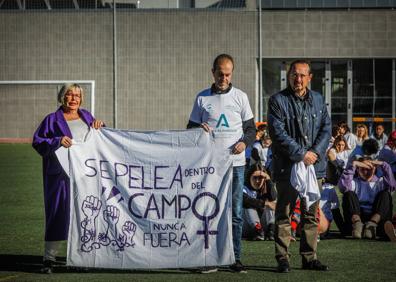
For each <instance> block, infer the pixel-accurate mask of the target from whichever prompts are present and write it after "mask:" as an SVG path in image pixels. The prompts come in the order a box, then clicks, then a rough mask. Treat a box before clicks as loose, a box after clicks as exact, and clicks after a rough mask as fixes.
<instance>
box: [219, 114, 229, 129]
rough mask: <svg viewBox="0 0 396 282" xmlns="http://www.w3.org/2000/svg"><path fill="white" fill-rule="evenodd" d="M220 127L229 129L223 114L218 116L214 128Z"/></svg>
mask: <svg viewBox="0 0 396 282" xmlns="http://www.w3.org/2000/svg"><path fill="white" fill-rule="evenodd" d="M221 126H224V127H230V125H229V124H228V120H227V118H226V116H225V114H221V115H220V118H219V120H218V121H217V124H216V128H219V127H221Z"/></svg>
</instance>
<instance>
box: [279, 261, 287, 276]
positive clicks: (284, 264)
mask: <svg viewBox="0 0 396 282" xmlns="http://www.w3.org/2000/svg"><path fill="white" fill-rule="evenodd" d="M278 272H280V273H288V272H290V264H289V261H288V260H286V259H280V260H279V261H278Z"/></svg>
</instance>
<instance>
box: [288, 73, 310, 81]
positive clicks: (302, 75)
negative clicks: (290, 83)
mask: <svg viewBox="0 0 396 282" xmlns="http://www.w3.org/2000/svg"><path fill="white" fill-rule="evenodd" d="M290 77H291V78H292V79H295V78H297V77H298V78H302V79H304V78H307V77H308V74H304V73H296V72H293V73H291V74H290Z"/></svg>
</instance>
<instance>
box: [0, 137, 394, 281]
mask: <svg viewBox="0 0 396 282" xmlns="http://www.w3.org/2000/svg"><path fill="white" fill-rule="evenodd" d="M0 185H1V186H0V187H1V188H0V193H1V194H0V195H1V196H0V265H1V267H0V281H37V280H39V281H47V280H48V281H125V280H134V281H168V280H169V281H171V280H173V281H174V280H177V281H200V280H218V281H225V280H228V281H235V280H243V281H275V280H277V281H278V280H280V281H396V244H392V243H390V242H381V241H365V240H359V241H356V240H348V239H328V240H322V241H320V242H319V247H318V253H319V258H320V259H321V261H322V262H323V263H325V264H328V265H329V266H330V271H329V272H326V273H319V272H312V271H304V270H301V265H300V257H299V256H298V243H293V244H292V254H293V257H292V259H291V266H292V272H290V273H288V274H279V273H276V272H275V267H276V262H275V260H274V257H273V254H274V243H273V242H267V241H265V242H247V241H244V242H243V257H242V261H243V263H244V264H246V265H247V267H248V273H247V274H233V273H230V272H228V271H227V269H222V270H220V271H219V272H217V273H213V274H198V273H194V272H192V271H186V270H158V271H118V270H92V271H90V272H88V273H81V272H78V271H77V270H73V269H68V268H67V267H66V266H59V267H57V268H56V269H55V271H56V273H54V274H52V275H43V274H40V273H39V269H40V263H41V259H42V258H41V256H42V252H43V229H44V211H43V195H42V177H41V158H40V157H39V155H38V154H37V153H36V152H35V151H34V150H33V149H32V148H31V146H30V145H26V144H16V145H10V144H0ZM395 202H396V201H395V199H394V203H395ZM61 256H62V257H61V259H63V260H65V256H66V245H64V248H63V250H62V253H61Z"/></svg>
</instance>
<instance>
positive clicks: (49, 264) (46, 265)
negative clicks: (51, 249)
mask: <svg viewBox="0 0 396 282" xmlns="http://www.w3.org/2000/svg"><path fill="white" fill-rule="evenodd" d="M54 263H55V262H54V261H52V260H45V261H44V262H43V267H42V268H41V269H40V272H41V273H43V274H51V273H52V272H54Z"/></svg>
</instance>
